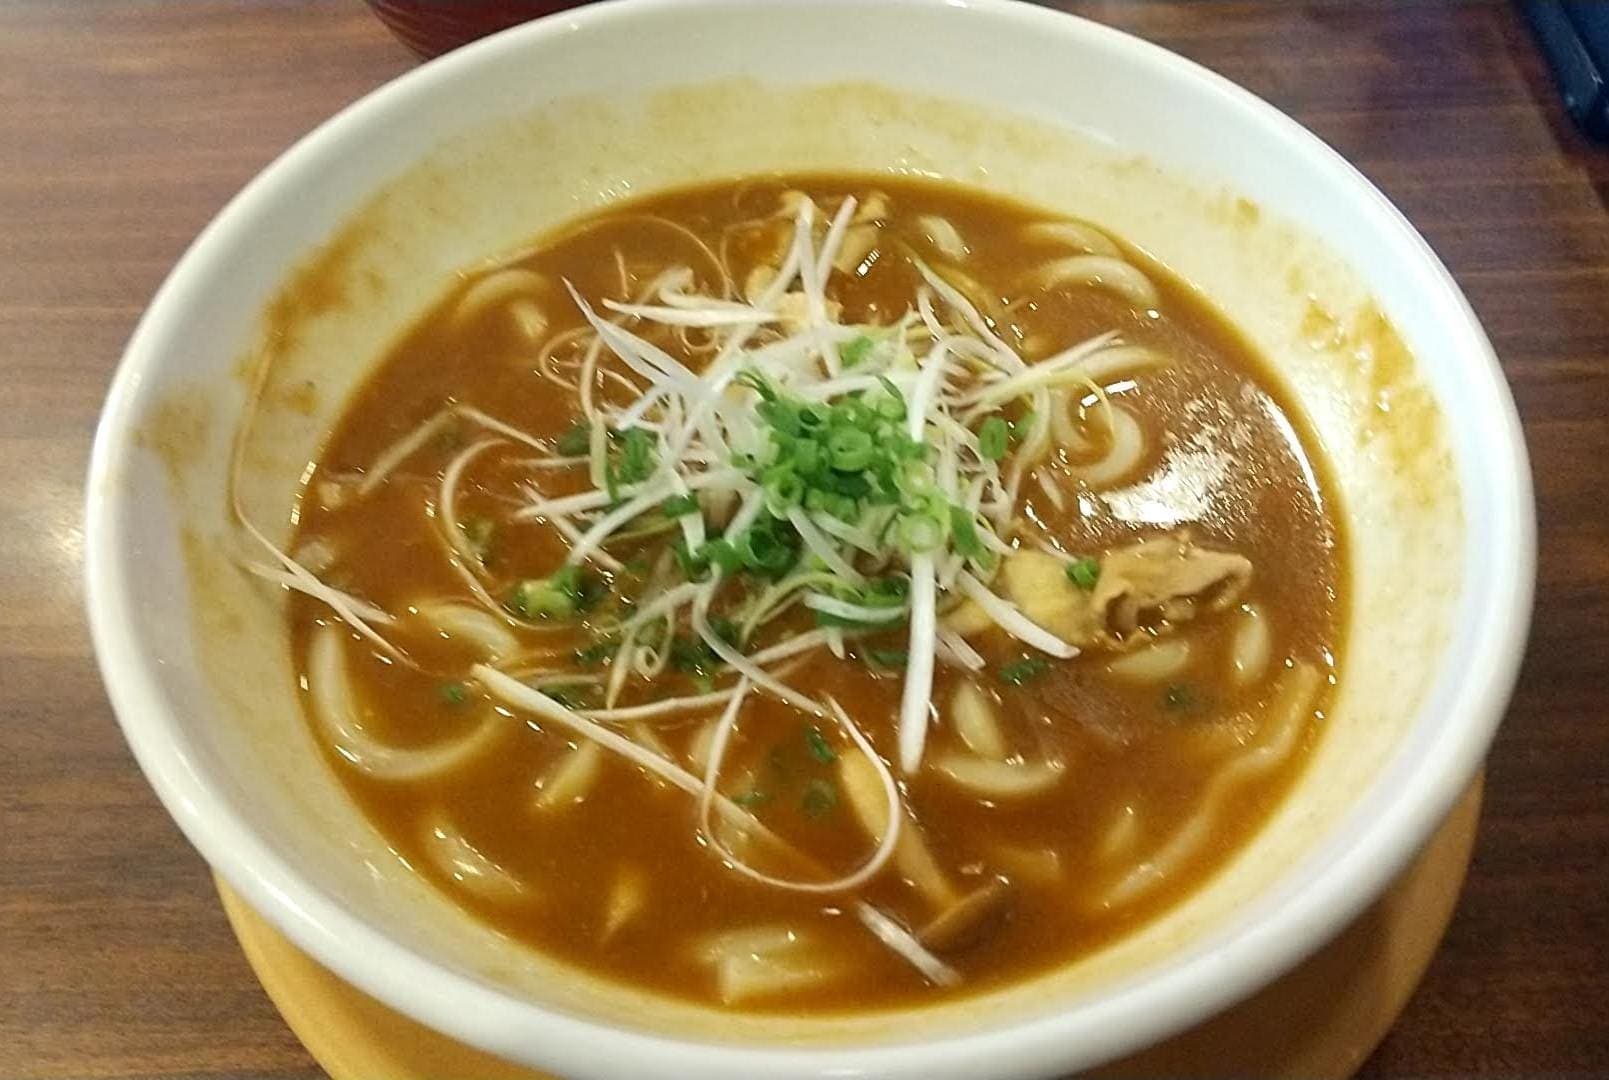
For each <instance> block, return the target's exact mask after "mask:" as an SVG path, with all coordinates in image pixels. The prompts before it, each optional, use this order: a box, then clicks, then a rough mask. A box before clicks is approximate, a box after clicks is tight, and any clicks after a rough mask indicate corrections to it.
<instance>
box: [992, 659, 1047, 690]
mask: <svg viewBox="0 0 1609 1080" xmlns="http://www.w3.org/2000/svg"><path fill="white" fill-rule="evenodd" d="M1048 670H1050V662H1049V661H1048V660H1046V659H1045V658H1044V657H1042V656H1025V657H1023V658H1022V659H1021V660H1015V661H1013V662H1011V663H1009V664H1006V665H1005V666H1003V667H1002V668H1001V669H1000V681H1001V682H1003V683H1005V684H1006V685H1007V686H1022V685H1023V684H1024V683H1029V682H1032V681H1033V680H1035V679H1037V678H1039V676H1041V675H1043V674H1044V673H1045V672H1046V671H1048Z"/></svg>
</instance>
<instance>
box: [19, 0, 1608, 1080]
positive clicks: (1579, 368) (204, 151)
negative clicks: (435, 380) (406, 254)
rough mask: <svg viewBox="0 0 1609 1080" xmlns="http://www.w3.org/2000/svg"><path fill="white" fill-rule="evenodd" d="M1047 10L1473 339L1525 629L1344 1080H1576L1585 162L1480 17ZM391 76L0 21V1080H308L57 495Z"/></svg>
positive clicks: (1517, 31)
mask: <svg viewBox="0 0 1609 1080" xmlns="http://www.w3.org/2000/svg"><path fill="white" fill-rule="evenodd" d="M1066 6H1069V7H1072V8H1074V9H1075V10H1078V11H1080V12H1082V13H1084V14H1086V15H1090V16H1092V17H1094V18H1097V19H1100V20H1102V21H1106V22H1109V23H1112V24H1114V25H1117V26H1120V27H1123V28H1125V29H1128V30H1132V31H1134V32H1136V33H1139V34H1141V35H1143V36H1145V37H1148V38H1150V39H1152V40H1154V41H1157V42H1159V43H1161V44H1162V45H1165V46H1167V47H1169V48H1172V49H1175V50H1177V51H1179V52H1181V53H1183V54H1185V55H1186V56H1190V57H1192V58H1194V59H1197V60H1199V61H1202V62H1203V63H1205V64H1207V65H1208V66H1210V67H1212V68H1215V69H1217V70H1218V71H1220V72H1223V73H1224V74H1226V75H1228V76H1229V77H1230V78H1232V79H1235V80H1237V81H1239V82H1240V83H1242V84H1244V85H1245V86H1248V87H1250V88H1251V89H1252V90H1253V91H1255V92H1256V93H1258V94H1261V95H1262V96H1264V97H1266V98H1267V99H1268V100H1270V101H1272V102H1273V103H1274V104H1275V105H1277V106H1279V107H1281V108H1283V109H1285V110H1286V111H1288V112H1289V113H1291V114H1292V115H1294V116H1295V117H1296V118H1297V119H1298V120H1300V121H1302V122H1303V123H1304V124H1306V125H1307V126H1309V127H1310V128H1312V129H1313V130H1314V131H1316V132H1317V133H1318V134H1319V135H1320V136H1322V137H1323V138H1324V139H1326V140H1328V141H1329V142H1330V144H1331V145H1333V146H1335V147H1336V148H1338V149H1339V150H1340V151H1341V152H1342V153H1343V154H1345V155H1346V156H1347V157H1348V158H1350V159H1351V160H1352V161H1353V162H1355V163H1356V164H1357V165H1358V166H1359V167H1360V168H1361V169H1362V170H1363V171H1364V172H1365V173H1367V174H1368V175H1369V176H1370V177H1371V178H1373V179H1374V181H1375V182H1376V183H1378V184H1379V185H1380V186H1381V187H1382V188H1383V189H1384V190H1385V192H1386V194H1387V195H1389V196H1390V197H1391V198H1392V199H1394V200H1395V201H1396V203H1397V205H1398V206H1400V207H1402V209H1403V210H1404V211H1405V212H1406V213H1407V215H1408V217H1409V218H1410V219H1412V220H1413V222H1414V223H1415V224H1416V225H1417V226H1418V227H1419V228H1420V229H1421V230H1422V231H1423V232H1424V234H1425V235H1426V236H1427V237H1428V238H1429V240H1430V242H1431V244H1432V245H1434V246H1435V248H1436V250H1437V251H1438V252H1440V254H1441V256H1442V257H1443V258H1444V259H1445V260H1446V261H1447V263H1448V265H1449V266H1451V268H1452V270H1453V273H1454V274H1455V275H1456V276H1457V278H1458V280H1459V281H1460V282H1461V283H1462V285H1463V286H1464V289H1465V290H1466V291H1467V292H1468V294H1469V297H1470V299H1471V301H1472V302H1473V303H1474V305H1475V308H1476V310H1477V311H1478V312H1479V313H1480V315H1481V317H1482V319H1483V320H1484V321H1485V324H1486V327H1487V329H1488V331H1489V332H1490V334H1491V337H1492V340H1493V342H1494V343H1495V344H1496V346H1497V351H1498V353H1499V355H1500V356H1501V357H1502V359H1503V364H1504V367H1505V369H1506V370H1507V373H1508V377H1509V379H1510V381H1511V382H1512V383H1513V386H1514V392H1515V395H1516V397H1517V398H1518V400H1519V406H1520V412H1521V415H1522V417H1523V419H1524V422H1525V428H1526V432H1527V436H1528V438H1529V440H1530V446H1531V452H1532V454H1533V456H1534V462H1535V469H1536V479H1537V493H1538V501H1539V511H1540V516H1541V572H1540V581H1539V590H1538V595H1537V611H1538V617H1537V620H1536V626H1535V630H1534V632H1533V635H1532V640H1531V648H1530V653H1529V656H1528V657H1527V660H1526V663H1525V667H1524V671H1523V673H1522V675H1521V678H1520V684H1519V688H1518V691H1517V693H1516V695H1515V698H1514V704H1513V707H1512V709H1511V710H1510V712H1509V716H1508V720H1507V722H1506V724H1505V726H1504V727H1503V730H1502V733H1501V734H1500V736H1499V737H1498V740H1497V745H1496V748H1495V750H1494V751H1493V753H1492V757H1491V762H1490V769H1489V776H1488V782H1487V788H1486V812H1485V820H1484V822H1483V826H1482V831H1481V836H1480V841H1479V845H1478V849H1477V852H1476V856H1475V862H1474V866H1473V868H1472V870H1471V873H1470V877H1469V883H1468V886H1467V889H1466V891H1465V894H1464V898H1463V903H1462V906H1461V908H1460V910H1459V912H1458V915H1457V917H1456V919H1455V920H1454V922H1453V924H1452V927H1451V930H1450V932H1449V934H1448V936H1447V940H1446V943H1445V945H1444V947H1443V948H1442V950H1441V952H1440V954H1439V955H1438V957H1437V959H1436V961H1435V963H1434V964H1433V966H1432V967H1431V970H1430V973H1429V976H1428V977H1427V979H1426V980H1425V982H1424V984H1423V986H1422V988H1421V989H1420V991H1419V993H1418V995H1417V996H1416V997H1415V999H1414V1001H1413V1002H1412V1004H1411V1005H1410V1007H1409V1008H1408V1011H1407V1013H1406V1014H1405V1015H1404V1016H1403V1017H1402V1020H1401V1022H1400V1023H1399V1024H1398V1025H1397V1027H1396V1029H1395V1030H1394V1031H1393V1033H1392V1034H1391V1035H1390V1036H1389V1037H1388V1038H1387V1040H1386V1041H1385V1043H1384V1045H1382V1046H1381V1048H1380V1049H1379V1051H1378V1052H1377V1053H1376V1054H1375V1055H1374V1057H1373V1058H1372V1060H1371V1061H1370V1062H1369V1063H1368V1065H1367V1067H1366V1068H1365V1070H1364V1073H1363V1075H1365V1076H1369V1077H1408V1076H1413V1077H1430V1076H1449V1077H1450V1076H1458V1077H1472V1076H1490V1077H1498V1076H1502V1077H1544V1076H1545V1077H1549V1078H1562V1077H1588V1076H1593V1077H1604V1076H1609V779H1606V778H1609V724H1606V723H1605V714H1604V710H1603V709H1602V707H1601V706H1600V701H1601V699H1602V696H1603V693H1604V689H1605V685H1606V683H1609V654H1606V650H1605V648H1604V646H1605V643H1606V639H1609V492H1606V491H1605V489H1604V486H1603V484H1602V483H1601V481H1600V478H1599V477H1600V474H1599V473H1598V472H1597V468H1598V466H1602V465H1604V464H1605V463H1609V150H1603V149H1594V148H1592V147H1590V146H1589V145H1588V144H1586V143H1584V142H1583V140H1582V139H1581V138H1579V137H1578V136H1577V135H1576V133H1575V132H1574V131H1573V130H1571V129H1570V128H1569V125H1568V123H1567V122H1566V121H1565V120H1564V119H1563V117H1562V113H1561V110H1560V108H1559V106H1558V104H1557V101H1556V98H1555V96H1554V93H1553V90H1552V87H1551V85H1550V84H1549V83H1548V81H1547V78H1546V74H1545V71H1544V69H1543V68H1542V66H1541V64H1540V61H1539V59H1538V57H1537V55H1536V53H1535V52H1534V50H1533V47H1532V43H1531V40H1530V38H1529V36H1528V33H1527V31H1526V28H1525V27H1524V25H1523V24H1522V23H1521V21H1520V19H1519V18H1518V16H1517V15H1516V14H1515V12H1514V10H1513V9H1512V8H1511V7H1510V5H1509V4H1507V3H1500V2H1491V3H1467V4H1457V3H1451V2H1430V3H1407V2H1404V3H1387V4H1361V3H1356V2H1334V3H1318V2H1312V3H1294V2H1293V3H1286V2H1283V0H1264V2H1235V3H1211V2H1209V3H1202V2H1172V3H1137V2H1122V0H1105V2H1088V3H1075V4H1068V5H1066ZM412 64H413V61H412V59H411V57H410V56H409V55H408V54H407V53H406V52H404V50H403V49H402V48H401V47H400V46H399V45H397V44H396V43H395V42H393V41H392V40H391V39H390V38H389V37H387V36H386V34H385V32H384V31H383V30H382V29H381V28H380V26H379V25H378V24H377V23H375V22H374V21H373V20H372V19H371V18H370V16H369V15H368V14H367V13H366V12H365V11H364V10H363V9H362V7H361V5H359V4H357V3H356V2H355V0H325V2H314V0H307V2H292V0H250V2H247V3H229V2H223V0H172V2H169V3H114V2H110V0H106V2H103V0H53V2H47V0H4V2H0V401H3V402H4V407H3V408H0V507H3V514H0V1078H4V1080H13V1078H16V1080H21V1078H35V1077H151V1078H155V1077H181V1076H182V1077H214V1076H216V1077H223V1076H231V1077H233V1076H254V1077H267V1076H273V1077H296V1078H310V1077H315V1076H317V1075H318V1072H317V1070H316V1069H315V1068H314V1066H313V1065H312V1063H311V1062H310V1060H309V1059H308V1058H307V1056H306V1054H305V1053H304V1052H303V1051H302V1049H301V1048H300V1047H299V1046H298V1045H297V1043H296V1042H295V1040H294V1039H293V1038H292V1037H291V1036H290V1034H289V1033H288V1032H287V1031H286V1030H285V1028H284V1027H283V1026H282V1024H281V1023H280V1021H279V1019H278V1017H277V1016H276V1015H275V1013H274V1010H273V1009H272V1007H271V1006H270V1005H269V1003H268V1002H267V1000H266V999H265V998H264V997H263V994H262V992H261V991H260V990H259V988H258V986H257V984H256V982H255V981H254V980H253V978H252V975H251V972H250V971H249V970H248V969H247V967H246V964H245V962H244V961H243V960H242V959H241V956H240V953H239V951H238V950H237V948H236V946H235V942H234V940H233V938H231V936H230V933H229V930H228V928H227V927H226V925H225V923H224V919H223V915H222V914H221V912H220V911H219V908H218V903H217V899H216V897H215V896H214V894H213V890H212V883H211V880H210V879H209V877H208V875H207V872H206V868H205V867H204V865H203V864H202V862H201V860H200V859H199V858H198V857H197V856H196V855H195V854H194V853H192V851H191V850H190V848H189V847H188V846H187V845H186V844H185V842H184V840H183V839H182V838H181V837H180V835H179V833H178V831H177V830H176V829H175V828H174V827H173V825H172V824H170V823H169V821H168V818H167V817H166V815H165V814H164V813H163V812H162V810H161V809H160V807H159V806H158V805H157V802H156V799H155V798H154V797H153V796H152V794H151V792H150V790H149V789H148V788H147V786H146V784H145V781H144V780H143V779H142V778H141V776H140V775H139V772H138V771H137V770H136V768H135V766H134V763H133V761H132V759H131V758H130V756H129V754H128V752H127V750H126V749H125V747H124V744H123V740H122V738H121V736H120V735H119V733H118V731H117V728H116V726H115V724H114V722H113V719H112V715H111V712H110V710H109V708H108V706H107V703H106V699H105V696H104V694H103V692H102V689H101V685H100V681H99V678H98V677H97V674H96V670H95V666H94V663H93V661H92V659H91V656H90V651H89V642H88V638H87V635H86V632H85V628H84V621H83V618H82V615H81V611H80V606H81V600H80V586H79V557H80V549H81V546H82V526H81V514H80V500H81V487H82V478H83V476H84V470H85V466H86V461H87V457H88V451H89V444H90V437H91V431H92V428H93V426H94V423H95V417H96V414H97V412H98V410H99V408H100V404H101V398H102V395H103V393H104V392H105V387H106V384H107V380H108V379H109V377H110V376H111V373H112V369H113V365H114V364H115V363H116V361H117V357H118V354H119V352H120V350H121V349H122V346H123V343H124V341H125V339H126V338H127V337H128V335H129V332H130V330H131V328H132V327H133V325H134V321H135V319H136V318H137V317H138V315H139V313H140V310H141V308H142V307H143V305H144V304H145V303H146V301H147V300H148V298H149V297H150V296H151V294H152V292H153V291H154V290H155V289H156V287H157V285H158V283H159V282H160V281H161V279H162V277H163V275H164V274H165V273H166V272H167V271H168V268H169V267H170V266H171V265H172V264H173V262H174V260H175V259H176V258H177V257H178V256H179V254H180V252H181V251H182V250H183V249H184V247H185V245H186V244H187V243H189V241H190V239H191V238H192V237H193V236H194V235H195V233H196V232H197V231H198V230H199V229H200V228H201V227H202V226H203V225H204V224H205V223H206V221H207V220H208V218H210V217H211V216H212V215H213V214H214V213H215V212H216V211H217V210H218V208H219V207H220V206H221V205H222V204H223V203H224V201H225V200H226V199H227V198H228V197H229V196H230V195H231V194H233V193H234V192H235V191H236V189H238V188H239V187H240V186H241V185H242V184H243V183H244V182H245V181H246V180H247V179H248V178H249V177H250V176H251V175H252V174H253V173H255V172H256V171H257V170H258V169H260V168H261V167H262V166H264V165H266V164H267V163H268V162H269V161H270V160H271V159H272V158H273V157H274V156H275V155H277V154H278V153H279V152H280V151H282V150H283V149H285V148H286V147H287V146H288V145H290V143H291V142H292V141H293V140H294V139H295V138H296V137H297V136H299V135H300V134H301V133H303V132H305V131H306V130H308V129H309V128H310V127H312V126H313V125H314V124H315V123H317V122H318V121H320V120H322V119H324V118H325V117H326V116H328V115H329V114H330V113H332V112H333V111H335V110H336V109H338V108H340V107H341V106H343V105H345V104H346V103H347V102H349V101H351V100H353V99H354V98H356V97H357V96H359V95H360V94H362V93H364V92H365V91H367V90H369V89H370V88H372V87H374V86H377V85H378V84H380V83H381V82H383V81H384V80H386V79H388V78H390V77H392V76H394V75H396V74H399V73H400V72H403V71H405V70H407V69H408V68H409V67H411V66H412ZM1455 421H1456V418H1455ZM1492 572H1493V573H1503V572H1504V568H1502V567H1493V568H1492Z"/></svg>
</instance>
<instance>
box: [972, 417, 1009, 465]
mask: <svg viewBox="0 0 1609 1080" xmlns="http://www.w3.org/2000/svg"><path fill="white" fill-rule="evenodd" d="M1010 441H1011V429H1010V428H1009V427H1007V426H1006V422H1005V421H1004V420H1002V419H1000V417H998V416H991V417H989V419H987V420H985V421H984V422H983V426H982V427H980V428H979V429H978V453H979V454H982V455H983V457H984V459H985V460H987V461H999V460H1000V459H1001V458H1003V457H1005V456H1006V447H1007V444H1009V443H1010Z"/></svg>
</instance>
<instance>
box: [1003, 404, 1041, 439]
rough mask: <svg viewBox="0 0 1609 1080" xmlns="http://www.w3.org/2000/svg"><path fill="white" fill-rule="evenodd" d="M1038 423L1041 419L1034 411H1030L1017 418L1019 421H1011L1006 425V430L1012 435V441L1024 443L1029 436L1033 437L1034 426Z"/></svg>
mask: <svg viewBox="0 0 1609 1080" xmlns="http://www.w3.org/2000/svg"><path fill="white" fill-rule="evenodd" d="M1038 422H1039V417H1038V416H1036V415H1035V414H1034V411H1033V410H1032V409H1029V410H1028V411H1027V412H1025V413H1023V414H1022V415H1021V416H1019V417H1017V419H1015V420H1013V421H1011V422H1010V423H1009V424H1007V425H1006V428H1007V430H1008V431H1009V433H1010V435H1011V441H1012V442H1022V440H1024V439H1026V438H1027V437H1028V436H1029V435H1032V434H1033V431H1034V425H1035V424H1036V423H1038Z"/></svg>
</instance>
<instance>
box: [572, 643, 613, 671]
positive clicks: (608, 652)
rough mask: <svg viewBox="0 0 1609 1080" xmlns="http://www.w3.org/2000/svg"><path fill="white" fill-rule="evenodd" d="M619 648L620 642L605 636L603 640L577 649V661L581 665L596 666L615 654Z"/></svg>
mask: <svg viewBox="0 0 1609 1080" xmlns="http://www.w3.org/2000/svg"><path fill="white" fill-rule="evenodd" d="M619 648H620V643H619V642H618V641H616V640H615V639H614V638H604V639H603V640H601V641H595V642H593V643H592V644H591V645H588V646H587V647H586V648H584V649H577V650H576V651H575V662H576V663H577V664H579V665H580V666H581V667H595V666H597V665H598V664H601V663H603V662H604V661H605V660H607V659H609V658H610V657H611V656H613V655H614V654H615V651H616V650H617V649H619Z"/></svg>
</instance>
